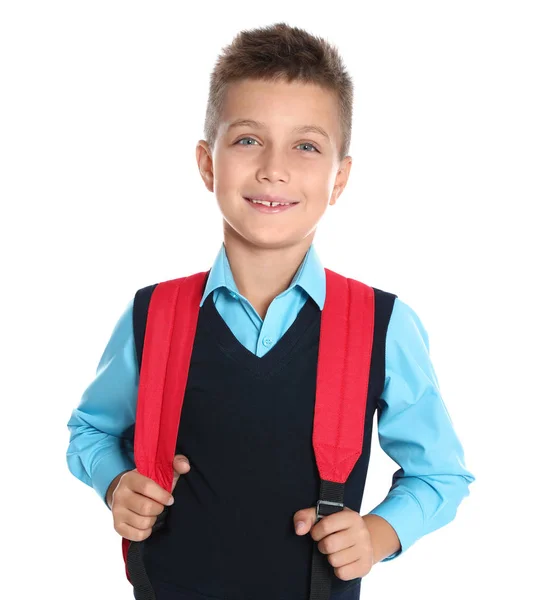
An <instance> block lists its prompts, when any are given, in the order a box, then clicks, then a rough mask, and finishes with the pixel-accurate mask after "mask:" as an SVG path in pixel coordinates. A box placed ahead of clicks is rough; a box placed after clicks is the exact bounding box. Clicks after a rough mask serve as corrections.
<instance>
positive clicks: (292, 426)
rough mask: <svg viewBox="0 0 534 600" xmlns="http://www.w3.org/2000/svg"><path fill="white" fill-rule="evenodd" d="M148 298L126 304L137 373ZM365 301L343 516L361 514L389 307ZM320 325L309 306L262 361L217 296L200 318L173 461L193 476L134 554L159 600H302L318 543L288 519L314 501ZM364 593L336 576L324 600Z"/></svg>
mask: <svg viewBox="0 0 534 600" xmlns="http://www.w3.org/2000/svg"><path fill="white" fill-rule="evenodd" d="M154 288H155V285H152V286H148V287H146V288H143V289H141V290H139V291H138V292H137V293H136V296H135V301H134V333H135V340H136V349H137V355H138V362H139V365H140V363H141V360H142V348H143V338H144V333H145V327H146V315H147V310H148V304H149V301H150V296H151V294H152V292H153V290H154ZM373 289H374V293H375V327H374V340H373V349H372V356H371V370H370V381H369V390H368V399H367V413H366V419H365V436H364V442H363V451H362V455H361V457H360V458H359V460H358V461H357V462H356V465H355V467H354V469H353V471H352V472H351V474H350V476H349V478H348V479H347V482H346V484H345V495H344V503H345V505H346V506H348V507H349V508H351V509H352V510H355V511H358V512H359V511H360V507H361V501H362V496H363V491H364V485H365V480H366V476H367V468H368V463H369V455H370V446H371V434H372V426H373V417H374V413H375V410H380V406H379V404H378V399H379V397H380V395H381V393H382V391H383V388H384V378H385V339H386V331H387V327H388V324H389V319H390V316H391V312H392V309H393V303H394V301H395V298H396V296H395V295H394V294H391V293H388V292H384V291H382V290H379V289H377V288H373ZM320 319H321V311H320V309H319V307H318V306H317V304H316V303H315V302H314V300H313V299H312V298H311V297H309V298H308V300H307V302H306V304H305V305H304V306H303V308H302V309H301V310H300V312H299V314H298V315H297V318H296V319H295V321H294V322H293V323H292V325H291V326H290V327H289V329H288V330H287V331H286V332H285V334H284V335H283V336H282V338H281V339H280V340H279V341H278V342H277V343H276V344H275V345H274V346H273V347H272V348H271V349H270V350H269V352H267V354H265V355H264V356H263V357H261V358H260V357H258V356H256V355H255V354H253V353H252V352H250V351H249V350H248V349H247V348H245V346H243V345H242V344H241V343H240V342H239V341H238V340H237V338H236V337H235V336H234V334H233V333H232V331H231V329H230V328H229V327H228V325H227V324H226V322H225V321H224V319H223V318H222V316H221V315H220V314H219V312H218V310H217V308H216V307H215V304H214V303H213V294H210V295H209V296H208V297H207V299H206V301H205V303H204V304H203V306H202V307H201V308H200V312H199V318H198V324H197V330H196V334H195V340H194V344H193V351H192V355H191V365H190V370H189V374H188V380H187V386H186V392H185V398H184V404H183V408H182V415H181V420H180V426H179V431H178V439H177V444H176V454H184V455H185V456H187V457H188V459H189V462H190V465H191V469H190V471H189V472H188V473H187V474H185V475H182V476H181V477H180V479H179V480H178V483H177V485H176V487H175V489H174V498H175V501H174V504H173V505H172V506H171V507H170V508H169V511H168V514H167V519H166V524H165V527H164V528H163V529H161V530H160V531H157V532H155V533H154V534H153V535H152V536H150V537H149V538H147V539H146V540H145V541H144V542H142V556H143V561H144V564H145V567H146V570H147V575H148V577H149V579H150V581H151V582H152V584H153V586H154V589H155V590H158V589H159V590H166V592H167V595H166V596H165V597H168V598H172V597H174V596H172V595H171V594H172V592H173V591H174V590H175V591H176V597H180V598H182V597H183V598H195V599H196V600H201V599H202V598H206V600H208V599H211V600H214V599H220V600H222V599H225V600H226V599H231V600H252V599H254V600H308V598H309V589H310V579H311V558H312V550H313V544H314V543H315V542H314V541H313V540H312V538H311V536H310V535H309V534H307V535H306V536H303V537H301V536H298V535H297V534H296V533H295V529H294V524H293V515H294V514H295V512H296V511H297V510H300V509H302V508H307V507H311V506H315V505H316V503H317V499H318V497H319V482H320V479H319V473H318V470H317V467H316V463H315V456H314V451H313V445H312V431H313V416H314V403H315V391H316V376H317V357H318V349H319V329H320ZM360 584H361V578H358V579H354V580H350V581H343V580H341V579H338V578H337V577H335V575H334V576H333V583H332V598H337V597H339V595H341V594H342V597H343V599H345V598H347V599H348V598H350V599H351V600H357V599H358V598H359V590H360ZM349 588H350V589H351V590H352V591H350V592H349ZM179 593H182V594H184V595H183V596H180V595H179ZM162 595H163V594H161V593H160V596H162ZM160 596H157V597H158V598H159V597H160Z"/></svg>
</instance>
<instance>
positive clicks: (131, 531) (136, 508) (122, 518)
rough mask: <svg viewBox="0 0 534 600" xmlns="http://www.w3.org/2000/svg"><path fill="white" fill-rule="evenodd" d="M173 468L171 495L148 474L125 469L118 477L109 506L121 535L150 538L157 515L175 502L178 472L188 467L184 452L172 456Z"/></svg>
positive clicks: (134, 538) (138, 539)
mask: <svg viewBox="0 0 534 600" xmlns="http://www.w3.org/2000/svg"><path fill="white" fill-rule="evenodd" d="M173 467H174V478H173V482H172V490H171V494H169V492H168V491H167V490H166V489H164V488H162V487H161V486H160V485H158V484H157V483H156V482H155V481H153V480H152V479H150V478H149V477H145V476H144V475H141V473H139V472H138V470H137V469H133V470H131V471H126V473H123V474H122V475H121V476H120V479H119V480H118V483H117V485H116V487H115V489H114V490H113V491H112V494H111V502H110V506H111V512H112V514H113V526H114V528H115V531H116V532H117V533H119V534H120V535H121V536H122V537H124V538H126V539H128V540H131V541H133V542H141V541H143V540H145V539H146V538H147V537H150V535H151V533H152V527H153V526H154V523H155V522H156V519H157V517H158V515H159V514H160V513H162V512H163V510H164V508H165V506H170V505H171V504H172V502H170V501H174V498H173V496H172V492H173V491H174V488H175V487H176V484H177V482H178V479H179V478H180V475H184V474H185V473H187V472H188V471H189V469H190V468H191V467H190V465H189V460H188V459H187V457H186V456H184V455H183V454H177V455H176V456H175V457H174V460H173ZM110 491H111V486H110ZM109 493H110V492H109V491H108V494H109Z"/></svg>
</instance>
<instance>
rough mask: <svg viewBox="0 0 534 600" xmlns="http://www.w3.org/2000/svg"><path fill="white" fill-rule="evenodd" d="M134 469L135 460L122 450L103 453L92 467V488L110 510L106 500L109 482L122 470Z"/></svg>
mask: <svg viewBox="0 0 534 600" xmlns="http://www.w3.org/2000/svg"><path fill="white" fill-rule="evenodd" d="M133 469H135V462H134V461H133V460H132V458H131V457H130V456H128V455H125V454H123V453H122V452H109V453H108V454H105V455H104V456H103V457H102V458H101V459H100V460H99V461H98V462H97V463H96V464H95V466H94V467H93V472H92V474H91V481H92V484H93V489H94V490H95V491H96V493H97V494H98V495H99V496H100V498H102V500H103V501H104V504H105V505H106V506H107V508H108V509H109V510H111V509H110V508H109V506H108V504H107V502H106V493H107V491H108V488H109V486H110V484H111V482H112V481H113V480H114V479H115V477H117V475H118V474H119V473H122V472H123V471H131V470H133Z"/></svg>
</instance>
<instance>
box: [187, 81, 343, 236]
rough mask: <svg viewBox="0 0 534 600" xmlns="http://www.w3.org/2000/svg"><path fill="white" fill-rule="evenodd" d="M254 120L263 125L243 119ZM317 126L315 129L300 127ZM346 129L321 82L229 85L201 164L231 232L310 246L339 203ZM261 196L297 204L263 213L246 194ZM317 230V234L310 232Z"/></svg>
mask: <svg viewBox="0 0 534 600" xmlns="http://www.w3.org/2000/svg"><path fill="white" fill-rule="evenodd" d="M242 119H248V120H254V121H257V122H259V123H263V126H258V125H253V124H241V125H238V126H232V123H233V122H234V121H237V120H242ZM305 125H314V126H318V127H320V128H321V129H323V130H324V132H325V133H326V134H327V136H328V138H327V137H325V136H324V135H322V134H321V133H318V132H316V131H306V132H298V131H293V129H294V128H298V127H302V126H305ZM340 144H341V128H340V123H339V117H338V104H337V98H336V96H335V95H334V94H333V93H330V92H328V91H325V90H323V89H322V88H320V87H318V86H316V85H314V84H305V83H301V82H292V83H287V82H266V81H257V80H250V79H247V80H244V81H241V82H238V83H234V84H232V85H230V86H229V88H228V90H227V95H226V98H225V103H224V108H223V111H222V115H221V119H220V123H219V130H218V134H217V139H216V141H215V144H214V148H213V153H212V152H210V149H209V147H208V145H207V143H206V142H205V141H204V140H201V141H199V143H198V145H197V162H198V166H199V169H200V172H201V175H202V178H203V180H204V183H205V184H206V187H207V188H208V189H209V190H210V191H212V192H213V191H214V192H215V196H216V198H217V202H218V204H219V208H220V210H221V212H222V214H223V217H224V227H225V237H226V234H228V235H230V236H232V237H235V236H236V235H237V236H239V237H240V238H244V240H246V241H247V242H248V243H250V244H252V245H254V246H258V247H262V248H283V247H287V246H295V245H299V244H302V245H303V246H305V247H308V246H309V245H310V244H311V241H312V240H313V237H314V234H315V229H316V227H317V224H318V223H319V221H320V219H321V217H322V216H323V214H324V213H325V212H326V209H327V208H328V206H329V205H333V204H335V202H336V200H337V198H338V197H339V195H340V194H341V192H342V191H343V188H344V187H345V185H346V182H347V180H348V176H349V173H350V167H351V163H352V159H351V158H350V156H347V157H345V158H344V159H343V161H342V162H341V163H339V148H340ZM260 194H267V195H270V196H281V197H283V198H286V199H287V200H288V201H291V202H298V204H296V205H294V206H292V207H291V208H289V209H288V210H285V211H281V212H278V213H269V214H267V213H263V212H260V211H259V210H256V209H255V208H254V207H253V206H252V205H251V204H250V202H248V201H247V200H245V198H250V197H255V196H258V195H260ZM308 236H311V237H308Z"/></svg>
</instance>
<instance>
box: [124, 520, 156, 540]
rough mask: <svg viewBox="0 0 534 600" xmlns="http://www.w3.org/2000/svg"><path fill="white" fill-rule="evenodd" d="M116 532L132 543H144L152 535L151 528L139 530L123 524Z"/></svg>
mask: <svg viewBox="0 0 534 600" xmlns="http://www.w3.org/2000/svg"><path fill="white" fill-rule="evenodd" d="M116 530H117V532H118V533H119V534H120V535H121V536H122V537H124V538H126V539H127V540H130V541H132V542H142V541H143V540H146V538H147V537H150V534H151V533H152V528H151V527H150V528H149V529H137V527H132V526H131V525H129V524H128V523H121V524H120V526H119V527H117V528H116Z"/></svg>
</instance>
